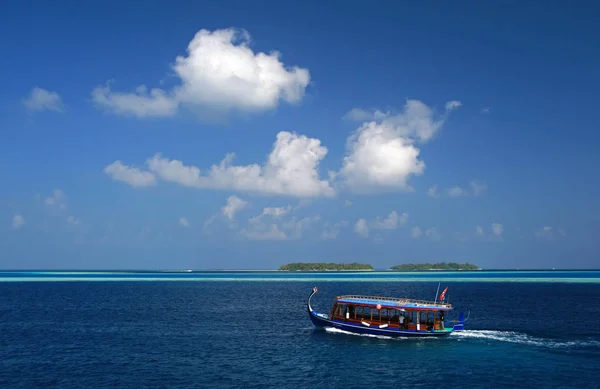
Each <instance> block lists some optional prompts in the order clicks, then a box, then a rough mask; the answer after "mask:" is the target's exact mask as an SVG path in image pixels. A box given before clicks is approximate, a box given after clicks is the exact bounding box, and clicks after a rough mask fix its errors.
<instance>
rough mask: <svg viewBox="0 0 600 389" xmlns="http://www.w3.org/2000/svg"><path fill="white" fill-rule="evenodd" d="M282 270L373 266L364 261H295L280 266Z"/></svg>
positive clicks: (333, 269) (362, 268) (327, 269)
mask: <svg viewBox="0 0 600 389" xmlns="http://www.w3.org/2000/svg"><path fill="white" fill-rule="evenodd" d="M279 270H282V271H343V270H355V271H356V270H361V271H362V270H373V266H371V265H366V264H363V263H356V262H354V263H310V262H294V263H288V264H287V265H283V266H281V267H280V268H279Z"/></svg>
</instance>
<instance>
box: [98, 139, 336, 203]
mask: <svg viewBox="0 0 600 389" xmlns="http://www.w3.org/2000/svg"><path fill="white" fill-rule="evenodd" d="M326 154H327V148H326V147H325V146H322V145H321V142H320V141H319V140H318V139H313V138H308V137H306V136H304V135H297V134H295V133H290V132H285V131H282V132H280V133H279V134H277V139H276V141H275V143H274V145H273V150H272V151H271V153H270V154H269V157H268V159H267V161H266V162H265V164H264V165H262V166H261V165H258V164H251V165H246V166H236V165H233V164H232V161H233V158H234V154H228V155H227V156H226V157H225V159H224V160H223V161H221V163H220V164H218V165H213V166H212V167H211V168H210V169H208V170H207V171H206V174H202V172H201V170H200V168H198V167H196V166H186V165H184V163H183V162H182V161H179V160H170V159H168V158H165V157H163V156H162V155H160V154H156V155H154V156H153V157H152V158H150V159H148V160H147V161H146V162H147V165H148V168H149V170H150V172H141V171H139V169H138V170H136V169H135V168H130V167H127V166H124V165H122V164H121V163H120V161H115V162H113V163H112V164H111V165H109V166H107V167H106V168H105V169H104V171H105V172H106V173H107V174H109V175H111V177H113V179H115V180H120V181H124V182H127V183H129V184H130V185H132V186H136V185H135V184H137V186H140V183H147V184H150V178H149V177H150V176H154V175H155V176H156V177H159V178H161V179H163V180H165V181H170V182H174V183H177V184H179V185H183V186H187V187H191V188H214V189H231V190H238V191H244V192H254V193H258V194H270V195H286V196H296V197H316V196H333V195H335V192H334V190H333V188H332V187H331V185H330V183H329V181H327V180H322V179H320V177H319V172H318V166H319V162H320V161H321V160H322V159H323V158H324V157H325V155H326ZM140 174H148V176H144V177H146V178H147V181H146V180H144V179H142V178H141V177H140Z"/></svg>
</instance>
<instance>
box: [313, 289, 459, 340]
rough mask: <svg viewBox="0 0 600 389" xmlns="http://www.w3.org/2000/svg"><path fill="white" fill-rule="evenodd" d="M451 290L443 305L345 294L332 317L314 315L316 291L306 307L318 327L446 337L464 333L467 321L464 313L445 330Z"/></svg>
mask: <svg viewBox="0 0 600 389" xmlns="http://www.w3.org/2000/svg"><path fill="white" fill-rule="evenodd" d="M438 290H439V288H438ZM447 290H448V288H446V289H444V291H443V292H442V294H441V295H440V302H437V292H436V301H423V300H413V299H407V298H396V297H377V296H359V295H345V296H337V297H336V298H335V300H334V302H333V305H332V307H331V310H330V312H329V314H326V313H318V312H315V311H314V310H313V309H312V307H311V306H310V299H311V298H312V296H313V295H314V294H315V293H317V288H316V287H315V288H313V290H312V292H311V294H310V296H309V297H308V302H307V308H308V315H309V317H310V320H311V321H312V323H313V324H314V325H315V327H318V328H319V327H330V328H337V329H340V330H344V331H349V332H354V333H359V334H371V335H384V336H391V337H404V336H445V335H449V334H451V333H452V332H454V331H464V324H465V322H466V321H467V319H468V317H467V319H465V318H464V315H463V313H462V312H461V313H460V315H459V318H458V320H455V321H453V323H456V324H453V325H452V327H446V326H445V323H444V319H445V314H446V313H447V312H449V311H451V310H452V305H451V304H448V303H444V302H443V300H444V297H445V295H446V291H447Z"/></svg>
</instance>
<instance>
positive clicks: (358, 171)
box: [340, 100, 460, 192]
mask: <svg viewBox="0 0 600 389" xmlns="http://www.w3.org/2000/svg"><path fill="white" fill-rule="evenodd" d="M459 106H460V102H458V101H452V102H449V103H447V104H446V113H447V112H449V111H452V110H455V109H457V108H458V107H459ZM345 117H346V118H348V119H359V120H366V121H364V123H363V124H362V125H361V126H360V127H359V128H358V129H357V130H356V131H355V132H354V133H353V134H352V135H351V136H350V137H349V138H348V142H347V147H346V148H347V151H346V156H345V157H344V161H343V166H342V169H341V171H340V176H341V178H342V181H343V182H344V183H345V184H346V185H347V186H348V187H349V188H351V189H353V190H354V191H357V192H368V191H373V190H405V191H410V190H412V187H411V186H410V185H409V184H408V180H409V178H410V177H412V176H413V175H421V174H423V172H424V171H425V163H424V162H423V161H422V160H420V159H419V153H420V150H419V148H417V146H416V144H418V143H425V142H428V141H430V140H431V139H433V137H434V136H435V134H436V133H437V132H438V131H439V129H440V128H441V127H442V125H443V124H444V116H440V117H436V115H435V114H434V112H433V110H432V109H431V108H429V107H428V106H427V105H425V104H424V103H422V102H420V101H417V100H408V101H407V102H406V105H405V106H404V110H403V111H402V112H400V113H398V114H392V113H389V112H388V113H384V112H381V111H372V112H369V111H365V110H360V109H356V108H355V109H353V110H352V111H350V112H349V113H348V114H346V116H345Z"/></svg>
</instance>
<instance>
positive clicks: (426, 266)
mask: <svg viewBox="0 0 600 389" xmlns="http://www.w3.org/2000/svg"><path fill="white" fill-rule="evenodd" d="M390 270H397V271H428V270H448V271H453V270H481V268H480V267H479V266H477V265H473V264H471V263H464V264H460V263H455V262H449V263H446V262H438V263H433V264H432V263H404V264H402V265H396V266H392V267H391V268H390Z"/></svg>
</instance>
